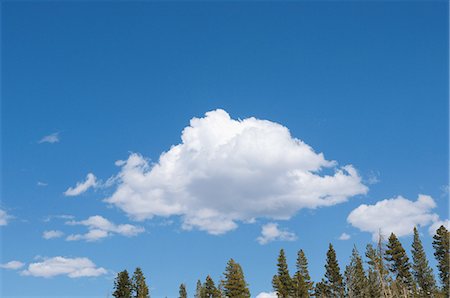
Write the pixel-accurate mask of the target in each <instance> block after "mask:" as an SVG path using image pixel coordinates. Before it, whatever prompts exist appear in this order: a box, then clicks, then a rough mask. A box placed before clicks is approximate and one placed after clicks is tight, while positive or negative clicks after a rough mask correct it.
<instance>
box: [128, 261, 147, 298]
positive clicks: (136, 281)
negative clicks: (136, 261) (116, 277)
mask: <svg viewBox="0 0 450 298" xmlns="http://www.w3.org/2000/svg"><path fill="white" fill-rule="evenodd" d="M132 285H133V297H134V298H150V295H149V293H148V287H147V284H146V283H145V276H144V273H143V272H142V270H141V268H139V267H137V268H136V270H135V271H134V274H133V278H132Z"/></svg>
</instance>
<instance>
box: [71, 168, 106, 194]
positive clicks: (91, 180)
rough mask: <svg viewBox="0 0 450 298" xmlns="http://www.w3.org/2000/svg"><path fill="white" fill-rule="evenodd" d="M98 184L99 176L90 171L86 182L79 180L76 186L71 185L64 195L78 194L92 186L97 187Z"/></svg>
mask: <svg viewBox="0 0 450 298" xmlns="http://www.w3.org/2000/svg"><path fill="white" fill-rule="evenodd" d="M97 185H98V184H97V178H96V177H95V175H94V174H92V173H89V174H87V176H86V180H85V181H84V182H77V185H76V186H75V187H69V188H68V189H67V190H66V191H65V192H64V195H66V196H78V195H80V194H82V193H84V192H86V191H87V190H88V189H89V188H91V187H96V186H97Z"/></svg>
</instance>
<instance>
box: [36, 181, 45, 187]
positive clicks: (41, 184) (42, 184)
mask: <svg viewBox="0 0 450 298" xmlns="http://www.w3.org/2000/svg"><path fill="white" fill-rule="evenodd" d="M36 185H37V186H47V185H48V183H45V182H41V181H38V182H37V183H36Z"/></svg>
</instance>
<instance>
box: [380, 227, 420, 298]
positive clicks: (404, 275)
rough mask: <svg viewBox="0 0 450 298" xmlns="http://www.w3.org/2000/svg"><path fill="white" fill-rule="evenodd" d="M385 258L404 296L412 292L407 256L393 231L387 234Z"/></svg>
mask: <svg viewBox="0 0 450 298" xmlns="http://www.w3.org/2000/svg"><path fill="white" fill-rule="evenodd" d="M387 248H388V249H387V250H386V256H385V259H386V261H387V262H389V265H390V267H389V270H390V271H391V272H392V273H393V274H394V275H395V277H396V283H397V284H398V286H399V287H401V288H402V293H403V295H404V296H406V297H408V293H412V292H413V279H412V275H411V272H410V264H409V258H408V256H407V255H406V252H405V249H404V248H403V246H402V244H401V243H400V241H399V240H398V238H397V236H395V234H394V233H391V236H389V242H388V244H387Z"/></svg>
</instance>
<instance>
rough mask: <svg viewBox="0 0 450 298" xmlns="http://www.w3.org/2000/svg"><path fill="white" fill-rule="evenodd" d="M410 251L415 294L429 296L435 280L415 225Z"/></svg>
mask: <svg viewBox="0 0 450 298" xmlns="http://www.w3.org/2000/svg"><path fill="white" fill-rule="evenodd" d="M411 252H412V257H413V265H412V270H413V275H414V278H415V281H416V283H417V286H418V288H417V294H418V296H419V297H429V296H430V295H431V294H432V293H433V292H434V291H435V287H436V281H435V280H434V275H433V270H432V269H431V267H430V266H429V265H428V260H427V257H426V255H425V250H424V249H423V245H422V241H420V238H419V232H418V231H417V228H416V227H414V240H413V243H412V250H411Z"/></svg>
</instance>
